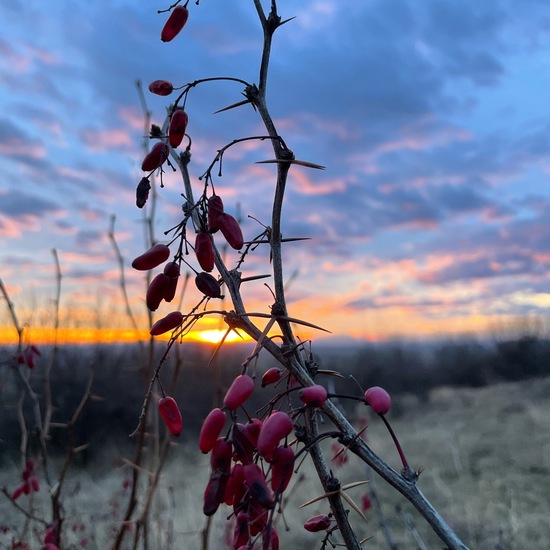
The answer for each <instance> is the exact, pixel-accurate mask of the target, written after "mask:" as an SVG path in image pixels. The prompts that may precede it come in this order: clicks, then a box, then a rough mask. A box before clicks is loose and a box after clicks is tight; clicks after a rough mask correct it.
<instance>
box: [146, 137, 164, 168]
mask: <svg viewBox="0 0 550 550" xmlns="http://www.w3.org/2000/svg"><path fill="white" fill-rule="evenodd" d="M169 153H170V147H169V146H168V145H167V144H166V143H164V142H163V141H159V142H158V143H156V144H155V145H153V148H152V149H151V150H150V151H149V152H148V153H147V155H145V158H144V159H143V162H142V163H141V169H142V170H143V171H144V172H152V171H153V170H156V169H157V168H160V167H161V166H162V165H163V164H164V163H165V162H166V159H167V158H168V155H169Z"/></svg>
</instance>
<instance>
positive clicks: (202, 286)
mask: <svg viewBox="0 0 550 550" xmlns="http://www.w3.org/2000/svg"><path fill="white" fill-rule="evenodd" d="M195 285H197V288H198V289H199V290H200V291H201V292H202V293H203V294H204V295H205V296H208V297H210V298H223V296H222V294H221V292H220V283H218V281H217V280H216V279H215V278H214V277H213V276H212V275H210V273H205V272H204V271H203V272H201V273H199V274H198V275H197V276H196V277H195Z"/></svg>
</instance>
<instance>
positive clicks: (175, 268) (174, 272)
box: [164, 262, 180, 279]
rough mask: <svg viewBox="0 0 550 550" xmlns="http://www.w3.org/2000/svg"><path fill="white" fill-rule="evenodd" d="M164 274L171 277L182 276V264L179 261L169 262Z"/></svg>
mask: <svg viewBox="0 0 550 550" xmlns="http://www.w3.org/2000/svg"><path fill="white" fill-rule="evenodd" d="M164 274H165V275H167V276H168V277H170V279H177V278H178V277H179V276H180V266H179V265H178V263H177V262H168V263H167V264H166V265H165V266H164Z"/></svg>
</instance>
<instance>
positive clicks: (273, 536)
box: [262, 525, 279, 550]
mask: <svg viewBox="0 0 550 550" xmlns="http://www.w3.org/2000/svg"><path fill="white" fill-rule="evenodd" d="M267 537H268V530H267V529H264V531H263V533H262V542H263V545H264V548H269V550H279V535H278V534H277V531H275V528H274V527H273V525H272V526H271V528H270V529H269V542H268V541H267V540H266V539H267Z"/></svg>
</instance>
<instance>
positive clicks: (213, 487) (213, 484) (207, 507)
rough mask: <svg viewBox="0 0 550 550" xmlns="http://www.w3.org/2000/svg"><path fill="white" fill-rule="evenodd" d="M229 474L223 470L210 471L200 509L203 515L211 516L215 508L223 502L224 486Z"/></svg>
mask: <svg viewBox="0 0 550 550" xmlns="http://www.w3.org/2000/svg"><path fill="white" fill-rule="evenodd" d="M228 479H229V474H227V473H225V472H220V471H216V472H212V474H211V476H210V479H209V480H208V484H207V485H206V489H205V490H204V503H203V507H202V511H203V513H204V515H205V516H212V515H214V514H215V513H216V510H217V509H218V507H219V506H220V504H221V503H222V502H223V499H224V494H225V488H226V486H227V481H228Z"/></svg>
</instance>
